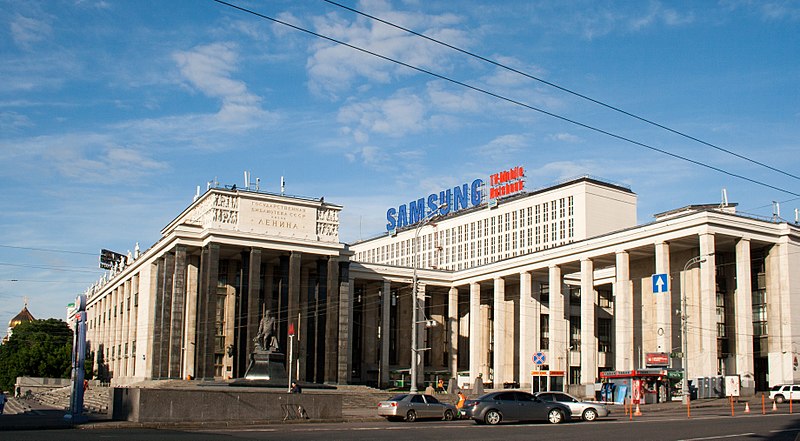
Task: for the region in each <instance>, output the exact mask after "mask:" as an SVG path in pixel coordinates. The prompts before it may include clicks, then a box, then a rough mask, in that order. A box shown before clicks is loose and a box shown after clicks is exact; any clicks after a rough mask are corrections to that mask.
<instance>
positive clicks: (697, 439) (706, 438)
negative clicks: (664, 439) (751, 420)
mask: <svg viewBox="0 0 800 441" xmlns="http://www.w3.org/2000/svg"><path fill="white" fill-rule="evenodd" d="M753 435H755V432H748V433H737V434H734V435H721V436H707V437H703V438H686V439H682V440H679V441H701V440H708V439H724V438H739V437H742V436H753Z"/></svg>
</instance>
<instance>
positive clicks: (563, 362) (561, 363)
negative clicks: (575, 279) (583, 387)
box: [547, 265, 569, 371]
mask: <svg viewBox="0 0 800 441" xmlns="http://www.w3.org/2000/svg"><path fill="white" fill-rule="evenodd" d="M549 273H550V274H549V287H550V328H549V331H550V349H549V354H548V357H547V359H548V360H549V361H548V363H549V366H550V370H555V371H569V340H568V339H567V323H568V321H567V319H566V318H565V315H564V292H563V290H562V283H563V282H562V280H561V267H560V266H558V265H551V266H550V269H549Z"/></svg>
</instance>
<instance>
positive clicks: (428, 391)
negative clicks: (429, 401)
mask: <svg viewBox="0 0 800 441" xmlns="http://www.w3.org/2000/svg"><path fill="white" fill-rule="evenodd" d="M425 393H426V394H428V395H433V394H435V393H436V389H434V388H433V385H432V384H429V385H428V387H426V388H425Z"/></svg>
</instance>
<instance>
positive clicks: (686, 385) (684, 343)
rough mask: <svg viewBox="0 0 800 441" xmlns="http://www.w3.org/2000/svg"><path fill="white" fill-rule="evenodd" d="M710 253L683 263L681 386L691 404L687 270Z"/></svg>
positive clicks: (684, 399)
mask: <svg viewBox="0 0 800 441" xmlns="http://www.w3.org/2000/svg"><path fill="white" fill-rule="evenodd" d="M710 255H711V254H708V255H705V256H695V257H692V258H691V259H689V260H688V261H687V262H686V265H683V272H682V273H681V279H682V280H681V352H682V354H681V355H682V356H683V379H682V380H681V388H682V389H683V400H682V402H683V404H689V400H690V394H689V378H688V376H687V374H688V369H687V368H688V364H689V357H688V356H687V353H686V351H687V350H688V347H689V344H688V343H689V342H688V341H687V339H688V337H687V336H688V334H689V333H688V332H687V322H688V320H689V316H688V315H687V314H686V271H688V270H689V267H690V266H692V265H695V264H699V263H703V262H705V261H706V257H708V256H710Z"/></svg>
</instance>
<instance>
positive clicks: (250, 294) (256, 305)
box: [246, 248, 275, 357]
mask: <svg viewBox="0 0 800 441" xmlns="http://www.w3.org/2000/svg"><path fill="white" fill-rule="evenodd" d="M247 279H248V282H247V337H246V338H247V351H246V352H247V356H248V357H249V356H250V354H252V353H253V351H254V350H255V345H256V343H255V339H256V336H257V335H258V322H259V320H260V316H261V303H260V299H259V293H260V292H261V250H260V249H259V248H250V264H249V271H248V273H247ZM269 294H272V293H268V294H267V296H268V295H269ZM268 307H269V306H268ZM272 314H273V316H274V314H275V313H274V312H273V313H272Z"/></svg>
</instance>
